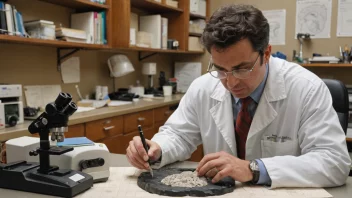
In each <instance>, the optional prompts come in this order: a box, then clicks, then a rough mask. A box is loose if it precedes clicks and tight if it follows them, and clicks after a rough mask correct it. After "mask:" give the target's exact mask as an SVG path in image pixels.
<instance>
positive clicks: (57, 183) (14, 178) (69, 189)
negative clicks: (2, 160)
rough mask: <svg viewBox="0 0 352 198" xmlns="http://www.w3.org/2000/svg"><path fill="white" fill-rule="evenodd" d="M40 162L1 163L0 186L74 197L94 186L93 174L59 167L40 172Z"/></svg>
mask: <svg viewBox="0 0 352 198" xmlns="http://www.w3.org/2000/svg"><path fill="white" fill-rule="evenodd" d="M38 169H39V163H26V162H25V161H22V162H15V163H11V164H0V188H6V189H12V190H20V191H27V192H33V193H39V194H47V195H53V196H60V197H73V196H75V195H77V194H79V193H81V192H83V191H86V190H88V189H89V188H91V187H92V186H93V178H92V176H90V175H88V174H86V173H82V172H79V171H74V170H63V169H61V170H60V169H59V170H56V171H52V172H50V173H49V174H42V173H39V172H38V171H37V170H38Z"/></svg>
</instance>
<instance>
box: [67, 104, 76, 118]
mask: <svg viewBox="0 0 352 198" xmlns="http://www.w3.org/2000/svg"><path fill="white" fill-rule="evenodd" d="M76 111H77V105H76V104H75V103H74V102H70V103H69V104H68V106H67V108H66V109H65V114H66V115H68V116H70V115H72V114H73V113H74V112H76Z"/></svg>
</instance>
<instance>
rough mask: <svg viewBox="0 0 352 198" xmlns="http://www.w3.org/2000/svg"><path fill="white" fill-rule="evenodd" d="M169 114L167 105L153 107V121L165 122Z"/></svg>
mask: <svg viewBox="0 0 352 198" xmlns="http://www.w3.org/2000/svg"><path fill="white" fill-rule="evenodd" d="M170 115H171V110H169V106H164V107H160V108H156V109H154V120H155V122H165V121H166V120H167V119H168V118H169V116H170Z"/></svg>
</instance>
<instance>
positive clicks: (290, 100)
mask: <svg viewBox="0 0 352 198" xmlns="http://www.w3.org/2000/svg"><path fill="white" fill-rule="evenodd" d="M202 42H203V44H204V46H205V47H206V48H207V50H208V51H209V53H210V54H211V60H210V61H209V66H208V73H207V74H205V75H203V76H201V77H200V78H198V79H196V80H195V81H194V82H193V83H192V85H191V86H190V87H189V89H188V91H187V93H186V94H185V96H184V97H183V98H182V100H181V102H180V105H179V107H178V109H177V110H176V111H175V112H174V113H173V114H172V115H171V117H170V118H169V119H168V121H167V122H166V123H165V125H164V126H162V127H160V130H159V133H157V134H156V135H155V136H154V137H153V139H152V140H148V141H147V143H148V144H149V146H150V150H149V153H148V154H147V153H146V152H145V150H144V149H143V146H142V143H141V140H140V138H139V137H134V138H133V140H132V141H131V142H130V145H129V147H128V148H127V158H128V160H129V162H130V163H131V164H132V165H133V166H135V167H137V168H140V169H146V168H148V164H147V163H146V160H148V158H151V159H152V160H153V161H159V162H160V164H159V167H161V166H164V165H166V164H169V163H172V162H175V161H182V160H186V159H188V158H189V157H190V156H191V154H192V152H193V151H195V150H196V148H197V146H198V145H199V144H203V148H204V153H205V154H206V155H205V156H204V158H203V159H202V160H201V162H200V163H199V165H198V167H197V171H198V172H199V175H200V176H202V175H207V176H209V177H213V179H212V181H213V182H217V181H219V180H220V179H222V178H223V177H226V176H230V177H232V178H233V179H235V180H237V181H240V182H252V183H255V184H263V185H269V186H271V187H272V188H277V187H330V186H339V185H342V184H344V183H345V181H346V178H347V177H348V173H349V169H350V168H349V167H350V164H351V159H350V158H349V155H348V151H347V147H346V141H345V134H344V132H343V130H342V128H341V125H340V123H339V120H338V117H337V114H336V112H335V110H334V109H333V107H332V98H331V95H330V92H329V90H328V88H327V87H326V86H325V84H324V82H323V81H322V80H321V79H319V78H318V77H317V76H316V75H314V74H313V73H311V72H309V71H308V70H306V69H304V68H303V67H301V66H299V65H297V64H295V63H291V62H287V61H285V60H281V59H278V58H273V57H271V56H270V54H271V46H270V45H269V25H268V22H267V20H266V18H265V17H264V16H263V14H262V13H261V11H259V10H258V9H256V8H254V7H252V6H247V5H229V6H226V7H223V8H220V9H219V10H217V11H216V12H215V13H214V14H213V16H212V17H211V19H210V21H209V22H208V24H207V26H206V28H205V30H204V33H203V35H202Z"/></svg>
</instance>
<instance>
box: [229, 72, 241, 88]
mask: <svg viewBox="0 0 352 198" xmlns="http://www.w3.org/2000/svg"><path fill="white" fill-rule="evenodd" d="M226 81H227V87H228V88H230V89H231V88H233V87H235V86H237V85H238V84H239V83H240V79H238V78H236V77H235V76H233V75H232V73H227V76H226Z"/></svg>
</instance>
